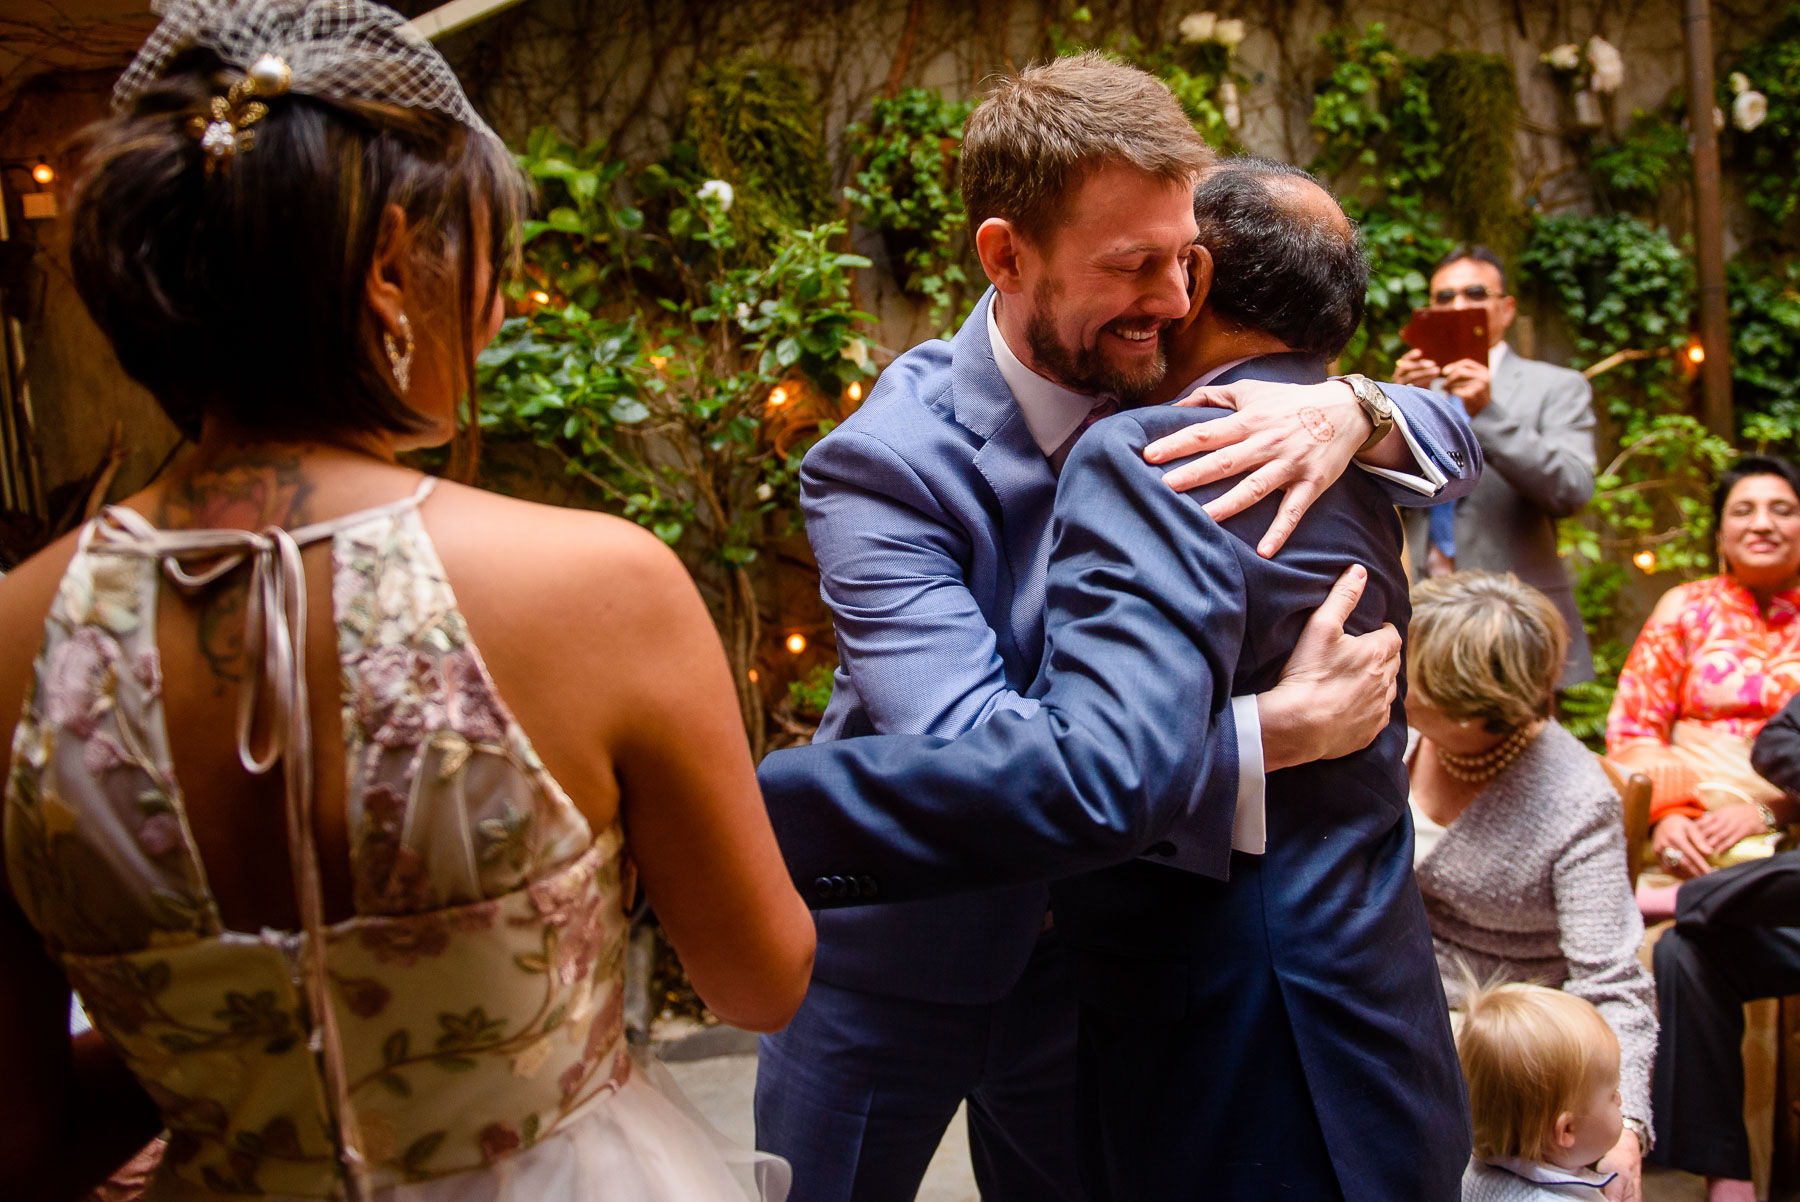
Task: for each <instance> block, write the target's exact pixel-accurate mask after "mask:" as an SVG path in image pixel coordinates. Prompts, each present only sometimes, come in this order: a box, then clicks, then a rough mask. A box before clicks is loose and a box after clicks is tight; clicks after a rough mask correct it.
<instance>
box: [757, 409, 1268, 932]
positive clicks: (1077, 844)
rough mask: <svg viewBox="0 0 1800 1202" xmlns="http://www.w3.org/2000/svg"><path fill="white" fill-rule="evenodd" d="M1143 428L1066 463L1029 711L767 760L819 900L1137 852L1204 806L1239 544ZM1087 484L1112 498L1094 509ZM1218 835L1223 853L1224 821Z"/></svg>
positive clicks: (763, 774)
mask: <svg viewBox="0 0 1800 1202" xmlns="http://www.w3.org/2000/svg"><path fill="white" fill-rule="evenodd" d="M1142 439H1143V434H1142V430H1141V428H1140V427H1138V426H1137V425H1136V424H1135V423H1131V422H1128V421H1122V420H1119V419H1115V420H1114V421H1113V422H1109V423H1104V424H1103V425H1101V426H1097V427H1096V428H1095V429H1094V430H1093V431H1091V432H1090V434H1089V436H1088V437H1086V438H1084V439H1083V440H1082V441H1081V443H1080V444H1079V445H1078V446H1077V448H1076V451H1075V454H1074V455H1073V456H1071V462H1070V464H1069V465H1068V467H1067V468H1066V469H1065V476H1066V477H1067V478H1068V480H1069V481H1071V482H1076V481H1080V482H1081V483H1080V487H1079V489H1078V490H1077V491H1076V492H1075V493H1073V494H1070V493H1067V492H1065V493H1063V494H1060V495H1059V498H1058V505H1057V511H1058V532H1057V536H1056V537H1057V546H1056V550H1055V553H1054V554H1053V556H1052V560H1051V570H1050V579H1049V582H1048V588H1047V593H1048V599H1049V606H1050V611H1051V620H1050V621H1051V625H1050V630H1049V641H1048V646H1047V649H1046V653H1045V656H1046V665H1047V673H1048V674H1047V676H1046V677H1045V680H1046V682H1047V688H1046V689H1045V690H1044V692H1043V694H1042V706H1041V708H1040V709H1039V711H1038V712H1037V713H1036V714H1034V715H1032V716H1030V717H1029V718H1027V717H1024V716H1022V715H1019V714H1016V713H1001V714H998V715H996V716H995V717H994V718H993V719H992V720H991V721H989V722H987V723H986V724H984V725H982V726H980V727H977V728H976V729H974V730H972V731H970V732H968V733H967V734H965V735H962V736H961V737H960V738H958V739H956V740H954V741H945V740H940V739H932V738H929V737H925V736H872V737H868V738H859V739H848V740H841V741H838V742H834V743H830V744H822V745H814V746H812V747H806V748H798V749H794V750H790V751H782V752H776V753H774V754H772V755H770V756H769V757H768V758H766V759H765V760H764V761H763V764H762V766H761V769H760V772H759V777H760V779H761V782H762V785H763V791H764V798H765V801H766V802H767V804H768V806H769V810H770V815H771V818H772V820H773V822H774V826H775V831H776V835H777V837H778V838H779V839H780V841H781V844H782V850H783V852H784V853H785V854H786V855H787V857H788V863H789V869H790V871H791V872H792V873H793V875H794V878H795V881H796V883H797V884H799V885H800V886H801V889H802V892H803V894H805V896H806V897H807V899H808V901H809V902H810V903H813V904H831V903H833V902H840V901H857V900H867V899H868V898H869V896H870V893H871V890H873V891H874V892H875V894H876V895H877V896H879V897H880V898H881V899H884V900H896V901H903V900H913V899H916V898H922V897H930V896H937V895H942V894H945V893H953V892H959V891H965V890H969V889H977V888H990V887H995V886H999V885H1005V884H1014V883H1023V882H1026V881H1035V880H1049V879H1055V878H1057V877H1061V876H1067V875H1071V874H1073V873H1076V872H1080V871H1084V870H1087V869H1091V868H1097V867H1100V866H1103V865H1106V864H1111V863H1117V862H1120V861H1123V860H1127V859H1130V858H1131V857H1133V856H1135V855H1137V854H1138V853H1140V852H1141V851H1143V850H1144V848H1145V847H1146V846H1147V845H1149V844H1150V843H1151V842H1153V841H1154V840H1155V839H1157V838H1158V837H1160V836H1161V835H1162V834H1163V833H1165V832H1166V831H1167V830H1169V829H1170V827H1171V826H1173V825H1174V824H1175V823H1176V822H1178V821H1181V820H1183V819H1187V818H1189V817H1190V816H1191V815H1192V814H1193V812H1194V811H1195V810H1196V809H1197V808H1198V807H1199V806H1200V805H1202V804H1203V803H1202V801H1201V800H1200V798H1201V794H1202V788H1201V786H1202V785H1203V783H1204V782H1205V781H1206V779H1207V776H1208V772H1209V769H1210V768H1211V766H1212V765H1211V764H1210V762H1209V761H1210V760H1211V758H1212V756H1213V754H1214V749H1215V746H1216V745H1215V742H1214V740H1212V739H1211V738H1210V737H1209V736H1210V733H1211V728H1212V727H1213V726H1214V725H1215V724H1216V723H1217V722H1218V721H1219V718H1220V714H1221V712H1222V711H1223V710H1224V709H1225V708H1226V706H1227V704H1228V697H1227V696H1226V693H1227V690H1228V688H1229V685H1230V679H1231V675H1232V672H1233V671H1234V669H1235V664H1236V656H1237V653H1238V650H1239V648H1240V646H1241V644H1242V640H1243V624H1244V621H1245V614H1244V607H1245V604H1246V598H1245V597H1244V591H1243V590H1244V581H1243V574H1242V570H1241V567H1240V565H1239V563H1238V560H1237V556H1238V555H1239V554H1243V553H1244V552H1245V548H1243V545H1242V544H1241V543H1239V542H1237V540H1235V539H1234V538H1233V537H1232V536H1231V535H1229V534H1227V533H1225V532H1224V531H1222V530H1220V529H1218V528H1217V526H1215V525H1213V524H1212V523H1211V522H1209V521H1204V519H1202V520H1201V521H1200V522H1199V523H1197V522H1196V517H1197V516H1198V515H1196V513H1195V511H1194V507H1193V503H1192V502H1191V501H1189V500H1187V499H1186V498H1183V497H1181V496H1179V495H1178V494H1176V493H1174V492H1172V491H1170V490H1168V489H1166V488H1164V487H1163V486H1162V485H1161V482H1160V479H1159V478H1158V476H1157V474H1155V473H1151V472H1146V471H1144V469H1143V465H1142V463H1141V462H1139V461H1138V449H1139V447H1140V446H1141V443H1142ZM1089 490H1093V491H1095V492H1100V493H1105V494H1107V495H1108V496H1110V497H1112V498H1113V501H1112V503H1110V504H1108V505H1105V506H1096V505H1092V504H1086V503H1084V501H1085V500H1091V498H1090V497H1087V495H1086V494H1087V492H1088V491H1089ZM1065 498H1068V499H1067V500H1065ZM1196 527H1201V529H1199V530H1198V534H1199V536H1198V537H1196V534H1195V531H1196ZM1177 528H1181V530H1182V531H1183V532H1182V533H1177V534H1168V533H1165V532H1168V531H1171V530H1175V529H1177ZM1164 545H1166V546H1167V549H1168V553H1167V554H1156V555H1145V554H1143V553H1142V552H1143V548H1144V547H1146V546H1158V547H1159V548H1160V547H1161V546H1164ZM1195 598H1212V599H1213V603H1212V604H1208V605H1200V604H1196V602H1195ZM1152 718H1154V720H1152ZM1221 818H1222V822H1221V821H1220V819H1221ZM1211 829H1212V830H1213V831H1214V832H1215V839H1218V838H1219V837H1220V835H1219V833H1220V832H1221V831H1222V844H1221V855H1223V856H1227V857H1228V855H1229V850H1228V848H1229V839H1230V814H1229V813H1225V814H1223V815H1218V816H1213V817H1212V818H1211ZM1221 875H1222V873H1221ZM847 885H853V886H855V887H854V888H847Z"/></svg>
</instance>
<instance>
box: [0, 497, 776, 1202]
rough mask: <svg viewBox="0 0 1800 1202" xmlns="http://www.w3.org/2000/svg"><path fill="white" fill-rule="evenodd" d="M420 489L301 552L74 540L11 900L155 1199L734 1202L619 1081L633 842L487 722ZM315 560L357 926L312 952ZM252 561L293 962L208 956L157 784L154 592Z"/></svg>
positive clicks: (508, 725)
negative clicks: (143, 1110)
mask: <svg viewBox="0 0 1800 1202" xmlns="http://www.w3.org/2000/svg"><path fill="white" fill-rule="evenodd" d="M430 485H431V481H429V480H427V481H426V482H425V484H424V485H423V486H422V487H421V488H420V490H419V492H418V493H417V494H415V495H414V496H413V497H411V498H408V499H407V500H405V501H402V502H399V503H396V504H394V505H389V506H383V507H381V508H378V509H374V510H365V511H362V512H360V513H358V514H352V515H349V516H347V517H345V518H340V519H337V520H335V521H333V522H329V523H323V524H320V525H318V526H314V527H309V528H307V529H305V530H300V531H295V532H293V533H292V534H291V535H290V534H289V533H288V532H285V531H280V530H276V529H271V530H268V531H265V532H263V533H262V534H251V533H248V532H242V531H185V532H163V531H158V530H156V529H154V528H153V527H151V526H150V525H149V524H148V523H147V522H145V521H144V519H143V518H142V517H141V516H140V515H138V514H136V513H135V512H132V511H130V510H125V509H119V508H113V509H109V510H108V511H106V513H104V514H103V515H102V516H101V517H100V518H98V519H96V520H95V521H94V522H93V523H90V525H89V526H88V527H87V528H86V529H84V531H83V532H82V535H81V538H80V542H79V547H78V550H77V551H76V554H75V556H74V559H73V560H72V562H71V563H70V565H69V569H68V572H67V574H66V575H65V577H64V579H63V582H62V586H61V590H60V592H59V594H58V596H57V598H56V600H55V603H54V605H53V606H52V608H51V612H50V615H49V618H48V620H47V622H46V626H45V640H44V645H43V648H42V650H41V652H40V654H39V656H38V659H37V661H36V680H35V686H34V688H33V691H32V694H31V696H30V698H29V699H28V701H27V703H26V706H25V712H24V716H23V718H22V719H21V720H20V722H19V725H18V728H17V730H16V732H15V734H14V736H13V770H12V776H11V779H10V780H9V781H8V785H7V791H6V804H5V845H6V869H7V872H8V875H9V880H10V883H11V887H12V890H13V893H14V895H15V896H16V897H17V899H18V902H19V904H20V906H21V907H22V909H23V910H24V912H25V914H26V916H27V917H28V918H29V919H30V921H31V922H32V924H33V925H34V926H35V927H36V928H37V929H38V930H39V931H40V932H41V933H42V934H43V936H44V938H45V940H46V943H47V945H48V947H49V948H50V950H51V952H52V954H53V955H54V956H55V957H56V959H57V960H58V961H59V963H61V965H62V966H63V967H64V969H65V970H66V972H67V973H68V976H69V979H70V981H71V982H72V983H73V984H74V986H75V987H76V988H77V989H78V990H79V992H80V994H81V997H82V1001H83V1004H84V1005H85V1006H86V1008H87V1009H88V1011H89V1013H90V1014H91V1015H92V1017H93V1019H94V1023H95V1026H96V1027H98V1029H99V1030H100V1031H101V1032H102V1034H103V1035H104V1036H105V1037H106V1038H107V1040H108V1041H109V1042H110V1043H111V1044H112V1046H113V1047H114V1048H115V1049H117V1050H118V1052H119V1054H120V1055H121V1056H122V1057H123V1058H124V1060H125V1061H126V1063H127V1064H129V1065H130V1067H131V1069H132V1071H133V1072H134V1073H135V1074H136V1075H137V1077H138V1078H139V1080H140V1081H141V1082H142V1083H143V1085H144V1087H145V1089H146V1090H148V1091H149V1093H150V1095H151V1096H152V1097H153V1098H154V1099H155V1100H156V1102H157V1104H158V1106H159V1107H160V1108H161V1110H162V1114H163V1118H164V1121H165V1123H166V1124H167V1128H168V1138H169V1145H168V1151H167V1154H166V1155H165V1157H164V1159H163V1162H162V1165H161V1167H160V1169H159V1170H158V1172H157V1174H156V1176H155V1177H154V1178H153V1180H152V1182H151V1185H150V1187H149V1191H148V1193H147V1195H146V1197H147V1198H150V1199H157V1200H161V1199H188V1198H215V1197H217V1196H219V1195H224V1194H237V1195H242V1194H250V1195H261V1196H278V1197H293V1198H339V1197H349V1198H360V1197H379V1198H383V1199H394V1200H396V1202H440V1200H444V1202H447V1200H449V1199H455V1200H457V1202H502V1200H506V1202H512V1200H515V1199H516V1200H517V1202H540V1200H543V1202H561V1200H563V1199H568V1200H571V1202H572V1200H575V1199H581V1200H583V1202H587V1200H590V1199H591V1200H594V1202H609V1200H613V1199H620V1200H625V1202H712V1200H714V1199H732V1200H741V1199H742V1198H743V1197H744V1191H743V1190H742V1189H740V1188H739V1186H738V1185H737V1184H736V1183H735V1182H734V1180H733V1177H732V1172H731V1170H730V1169H729V1168H728V1167H727V1164H726V1158H725V1154H724V1153H722V1152H721V1151H720V1150H719V1149H718V1148H717V1147H716V1146H715V1144H714V1140H715V1139H716V1137H715V1136H713V1135H711V1134H710V1132H706V1131H702V1130H701V1128H700V1127H699V1126H698V1125H697V1124H696V1123H695V1122H693V1121H692V1120H690V1119H689V1118H688V1117H687V1115H686V1114H684V1113H683V1112H682V1110H681V1109H680V1108H679V1107H678V1106H677V1105H676V1104H674V1103H672V1102H671V1101H669V1100H668V1099H667V1098H665V1097H664V1096H663V1095H661V1094H660V1093H658V1092H657V1091H656V1090H655V1089H654V1088H653V1087H652V1086H651V1085H649V1084H648V1083H647V1082H646V1081H645V1080H644V1075H643V1073H642V1071H641V1070H640V1069H639V1068H638V1067H637V1066H636V1065H635V1064H634V1062H633V1061H632V1060H631V1059H630V1058H629V1057H627V1055H626V1053H625V1042H624V1033H623V1014H622V1006H621V987H622V972H623V968H622V965H623V956H622V952H623V947H624V941H625V935H626V922H625V917H624V911H623V908H622V904H621V897H620V891H621V881H620V875H621V863H622V857H623V843H622V835H621V830H620V827H619V825H618V824H617V823H616V822H615V823H614V825H613V826H611V827H610V828H608V829H607V830H604V831H601V832H598V833H597V834H596V833H595V832H593V831H592V830H590V829H589V826H588V824H587V822H586V820H585V819H584V818H583V817H582V815H581V814H580V812H579V811H578V810H577V809H576V808H575V806H574V805H573V804H572V803H571V802H570V800H569V798H568V797H567V796H566V795H565V794H564V792H563V790H562V789H561V788H560V787H559V786H558V785H557V783H556V782H555V781H554V780H553V779H552V778H551V777H550V775H549V773H548V772H546V771H545V769H544V766H543V764H542V763H541V762H540V761H539V759H538V757H537V755H536V753H535V752H534V751H533V750H532V746H531V742H530V740H529V739H528V738H527V737H526V735H525V732H524V731H523V730H521V729H520V728H519V725H518V723H517V722H515V721H514V720H513V718H512V716H511V714H510V712H509V711H508V710H507V708H506V707H505V705H504V704H503V703H502V702H501V700H500V698H499V696H498V695H497V693H496V691H495V689H494V687H493V682H492V679H491V678H490V676H489V675H488V672H487V669H486V667H485V666H484V665H483V663H482V661H481V657H480V655H479V653H478V652H477V651H476V649H475V647H474V645H473V644H472V643H471V642H470V641H469V636H468V630H467V628H466V626H465V624H464V622H463V618H462V615H461V613H460V612H459V611H458V609H457V607H456V601H455V598H454V596H453V595H452V593H451V591H450V587H449V584H448V583H447V581H446V580H445V577H444V572H443V568H442V565H441V564H440V563H439V561H438V558H437V554H436V551H435V550H434V548H433V547H432V544H431V541H430V539H429V538H428V537H427V536H426V533H425V529H424V527H423V525H422V524H421V522H420V520H419V515H418V503H419V501H420V500H422V499H423V497H424V496H425V494H426V493H427V492H428V491H429V489H430ZM326 538H329V539H331V540H332V572H333V581H332V599H333V608H334V610H335V624H336V628H337V638H338V651H339V659H340V663H341V665H342V668H341V676H342V705H343V711H342V712H343V732H344V739H345V743H346V757H345V758H346V764H347V768H348V778H349V779H348V786H349V788H348V793H347V794H346V797H347V804H348V819H349V825H350V831H351V866H352V870H353V874H354V902H355V910H356V915H355V917H352V918H350V919H348V920H346V921H343V922H338V923H334V924H331V925H329V926H328V925H326V924H325V923H324V922H323V920H322V917H321V903H320V894H319V887H318V875H317V862H316V855H315V849H314V848H313V847H312V836H311V831H312V821H311V803H312V795H311V781H310V779H309V774H310V766H311V762H312V756H311V746H310V731H309V730H308V723H307V720H306V715H307V713H308V710H307V704H306V695H305V694H306V690H305V679H304V675H303V672H302V671H301V670H300V668H299V667H298V665H302V664H304V662H305V654H304V647H303V646H301V645H300V639H301V638H302V637H303V635H304V631H305V616H304V602H305V589H304V578H303V576H302V575H301V570H300V560H299V546H300V545H302V544H304V543H306V542H310V541H314V540H322V539H326ZM246 562H247V563H249V564H250V567H251V583H250V590H251V592H250V609H249V620H248V623H247V626H246V643H247V646H248V649H249V652H250V656H251V658H252V660H253V661H255V660H261V661H262V662H263V664H264V665H265V667H264V671H263V672H262V673H261V674H260V676H256V675H254V674H253V678H252V680H251V681H250V682H249V684H248V685H247V691H246V692H245V694H244V696H243V698H242V699H241V702H240V708H239V746H240V754H241V755H242V756H243V757H244V760H245V764H246V766H247V767H251V768H252V769H253V770H258V771H261V770H267V769H269V768H271V767H272V766H273V764H274V763H275V762H276V761H277V759H279V760H280V761H281V763H282V767H283V771H284V773H285V774H286V783H287V786H288V789H287V795H288V810H289V815H288V821H289V841H290V849H291V851H292V852H293V858H294V871H295V879H296V881H297V882H299V885H298V894H299V902H300V908H301V913H302V915H303V919H304V922H303V929H302V930H301V931H299V932H277V931H270V930H263V931H261V932H239V931H231V930H227V929H225V928H224V926H223V924H222V922H221V920H220V916H219V911H218V908H217V906H216V905H215V903H214V901H213V898H212V897H211V895H210V894H209V892H208V889H207V882H206V873H205V868H204V866H203V865H202V864H201V862H200V859H199V856H198V853H197V850H196V845H195V843H194V840H193V837H192V834H191V832H190V830H189V828H188V825H187V817H186V812H185V809H184V807H183V794H182V789H181V786H180V784H179V782H177V781H176V780H175V779H174V777H173V774H172V772H171V767H170V756H169V740H168V732H167V730H166V728H165V723H164V714H163V707H162V702H161V695H160V694H161V670H160V666H159V657H158V654H157V649H156V645H155V630H156V616H155V603H156V598H157V591H158V583H159V575H160V574H161V573H167V574H168V576H169V577H170V578H171V580H173V581H174V582H175V584H176V585H177V586H178V587H194V586H203V585H204V584H206V583H210V582H211V581H212V580H215V579H217V578H218V577H219V576H221V575H223V574H225V573H226V572H228V571H231V570H232V569H233V568H236V567H239V566H241V565H243V564H245V563H246ZM259 707H266V708H268V709H269V711H270V714H271V719H272V720H271V721H270V722H269V723H267V725H268V726H269V728H270V729H271V730H272V732H273V734H272V735H271V744H272V745H271V746H270V747H269V748H268V749H266V751H265V753H264V754H263V755H261V756H258V755H257V754H255V752H254V749H253V748H251V747H250V746H249V744H250V730H251V728H252V725H253V722H252V719H253V718H254V716H255V712H256V710H257V709H258V708H259ZM784 1167H785V1166H778V1168H777V1170H776V1173H775V1176H777V1177H778V1176H779V1175H780V1173H779V1170H780V1168H784ZM769 1187H770V1189H771V1193H772V1195H773V1196H775V1197H779V1196H780V1194H781V1193H783V1192H785V1188H784V1184H783V1183H780V1182H778V1181H774V1180H771V1181H770V1183H769Z"/></svg>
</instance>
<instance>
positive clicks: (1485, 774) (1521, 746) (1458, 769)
mask: <svg viewBox="0 0 1800 1202" xmlns="http://www.w3.org/2000/svg"><path fill="white" fill-rule="evenodd" d="M1540 729H1542V726H1541V724H1540V723H1536V722H1534V723H1532V724H1531V725H1529V726H1521V727H1519V729H1517V730H1515V731H1513V732H1512V734H1510V735H1508V736H1507V737H1506V739H1505V741H1503V742H1501V743H1499V744H1497V745H1496V746H1493V747H1490V748H1488V749H1487V750H1486V751H1484V752H1481V753H1480V754H1479V755H1457V754H1456V753H1455V752H1453V751H1445V750H1444V749H1443V748H1442V747H1433V750H1434V751H1436V752H1437V761H1438V766H1439V767H1440V768H1442V769H1443V770H1444V771H1445V772H1447V773H1449V774H1450V775H1451V776H1453V777H1455V778H1456V779H1457V780H1460V781H1464V782H1466V783H1468V784H1479V783H1480V782H1482V781H1487V780H1492V779H1494V777H1496V776H1499V775H1500V774H1501V773H1502V772H1504V771H1506V770H1507V769H1508V768H1510V767H1512V764H1513V761H1514V760H1516V759H1518V758H1519V757H1520V756H1521V755H1524V754H1525V749H1526V748H1527V747H1529V746H1531V740H1532V739H1534V738H1535V737H1537V733H1538V731H1539V730H1540Z"/></svg>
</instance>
